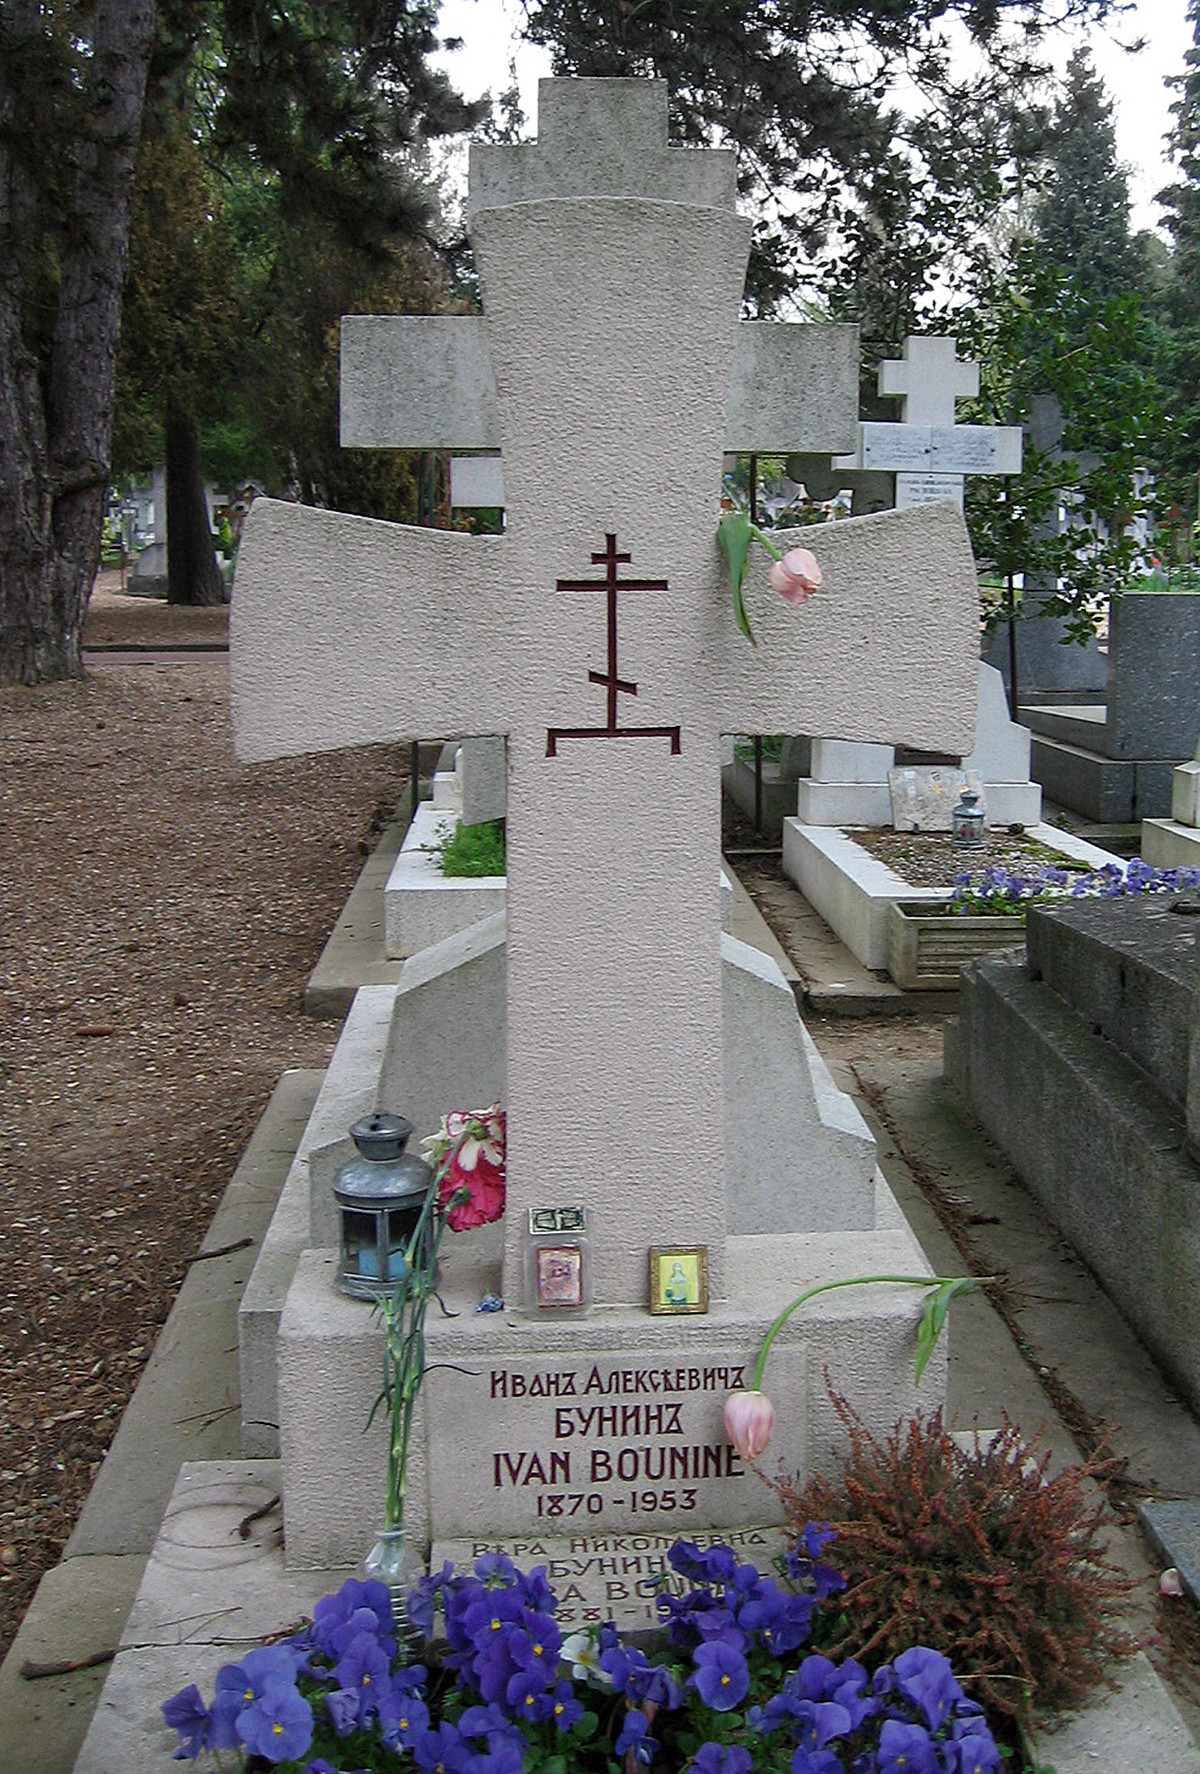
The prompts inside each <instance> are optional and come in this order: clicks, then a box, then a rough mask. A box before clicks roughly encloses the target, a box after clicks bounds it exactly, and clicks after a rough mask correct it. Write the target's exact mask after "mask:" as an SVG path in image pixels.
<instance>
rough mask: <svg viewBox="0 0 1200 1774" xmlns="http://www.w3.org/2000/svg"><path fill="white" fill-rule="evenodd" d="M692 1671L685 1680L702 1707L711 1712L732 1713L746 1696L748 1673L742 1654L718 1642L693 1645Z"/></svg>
mask: <svg viewBox="0 0 1200 1774" xmlns="http://www.w3.org/2000/svg"><path fill="white" fill-rule="evenodd" d="M692 1660H693V1662H694V1663H695V1665H696V1668H695V1671H694V1673H693V1674H692V1675H690V1676H689V1677H688V1683H689V1686H691V1687H694V1688H695V1690H696V1692H697V1694H699V1696H700V1698H701V1700H703V1702H704V1704H705V1706H711V1707H712V1709H713V1711H714V1712H732V1711H733V1709H734V1707H735V1706H740V1705H741V1703H742V1701H743V1700H744V1699H745V1698H746V1695H747V1694H748V1693H749V1692H750V1670H749V1668H748V1666H747V1663H746V1659H745V1658H744V1657H743V1656H742V1653H741V1652H740V1651H738V1650H736V1649H735V1648H734V1646H732V1645H727V1644H726V1643H725V1642H724V1641H723V1640H722V1639H710V1640H708V1641H707V1642H706V1643H705V1644H702V1645H697V1646H696V1649H695V1651H694V1652H693V1655H692Z"/></svg>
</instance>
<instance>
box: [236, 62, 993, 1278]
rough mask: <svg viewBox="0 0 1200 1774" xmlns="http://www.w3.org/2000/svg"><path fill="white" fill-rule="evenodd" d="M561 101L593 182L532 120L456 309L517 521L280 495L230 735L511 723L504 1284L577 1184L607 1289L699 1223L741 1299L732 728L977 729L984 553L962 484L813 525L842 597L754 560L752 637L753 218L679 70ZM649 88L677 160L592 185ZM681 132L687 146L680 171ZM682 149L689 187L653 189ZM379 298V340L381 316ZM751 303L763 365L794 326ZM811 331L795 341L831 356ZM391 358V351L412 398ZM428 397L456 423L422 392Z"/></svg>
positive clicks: (244, 608)
mask: <svg viewBox="0 0 1200 1774" xmlns="http://www.w3.org/2000/svg"><path fill="white" fill-rule="evenodd" d="M589 89H590V90H589ZM598 89H599V90H598ZM647 95H648V96H647ZM593 99H594V100H596V102H595V103H592V102H591V101H592V100H593ZM548 101H549V105H548ZM556 105H557V106H558V109H559V115H560V116H569V117H571V118H573V119H574V124H575V127H576V128H578V129H580V130H581V131H582V133H581V134H580V135H579V136H577V138H576V152H575V153H574V155H571V154H567V155H566V156H565V159H566V162H567V164H569V165H570V167H571V169H572V178H573V180H574V181H575V185H574V186H573V190H578V194H572V195H570V196H568V197H566V198H563V197H561V196H556V195H550V196H547V195H545V194H544V191H543V190H542V187H541V185H540V184H539V182H538V181H539V178H540V177H541V175H540V174H539V172H538V162H537V154H538V150H536V149H529V148H520V149H516V150H509V151H508V152H510V153H513V154H515V155H517V156H518V157H520V159H519V161H517V162H504V161H502V160H501V161H497V162H496V163H495V166H496V167H497V168H498V169H499V170H497V171H495V173H494V177H493V178H492V182H491V184H490V185H489V187H488V195H489V206H488V207H479V208H477V209H476V212H475V214H474V217H473V221H472V241H473V245H474V249H475V255H476V263H477V265H478V268H479V274H480V280H481V285H482V291H483V309H484V313H483V319H482V321H478V322H477V321H474V320H471V319H466V320H462V321H454V320H444V321H440V322H439V323H437V330H438V331H439V332H442V333H443V334H444V335H445V337H446V338H447V339H449V340H451V341H453V339H454V336H455V334H456V333H457V336H458V338H459V339H460V340H467V339H468V335H469V336H470V337H473V338H474V339H475V340H476V341H478V340H479V339H482V341H483V344H484V346H485V347H486V363H487V368H488V375H487V377H486V378H484V380H483V381H482V382H477V383H476V386H475V392H474V396H473V397H472V398H473V399H475V407H474V409H473V410H474V411H475V413H476V414H477V415H480V414H482V415H483V420H482V422H483V423H484V424H485V425H487V426H489V427H491V426H493V425H494V431H492V432H491V433H490V435H492V436H494V438H495V440H496V441H497V442H498V443H499V445H500V448H501V450H502V453H503V463H504V478H505V488H506V496H507V504H508V530H507V533H506V534H505V535H504V536H499V537H474V536H467V535H460V534H455V533H450V532H444V531H435V530H421V529H410V528H404V527H400V526H394V525H389V524H384V523H378V522H373V521H371V520H368V519H362V518H353V517H347V516H345V515H342V514H339V513H337V512H331V511H318V510H311V509H307V508H302V507H298V506H293V505H287V504H281V503H277V502H273V501H268V500H256V501H255V504H254V507H253V511H252V514H251V517H250V520H249V522H248V524H247V527H246V531H245V534H244V537H243V541H242V545H241V552H240V556H239V561H238V568H237V578H236V584H235V589H234V597H233V612H232V662H231V664H232V681H233V696H234V715H235V725H236V733H237V742H238V747H239V750H240V752H241V754H242V755H243V756H244V757H247V758H268V757H273V756H279V755H283V754H294V753H300V752H308V751H316V750H321V749H329V748H333V747H337V746H344V745H357V744H362V743H364V742H367V741H372V740H393V739H396V738H398V737H401V736H412V735H421V734H431V733H444V732H453V733H463V734H475V733H485V734H487V733H499V734H504V735H506V736H507V741H508V770H509V781H508V856H509V887H508V938H507V946H508V956H507V968H508V987H507V990H508V1002H507V1044H508V1045H507V1067H508V1090H507V1108H508V1114H509V1169H508V1176H509V1213H508V1216H507V1228H506V1249H505V1268H504V1286H505V1290H506V1294H507V1296H508V1299H509V1304H510V1306H512V1307H519V1305H520V1303H521V1292H522V1289H521V1280H520V1277H521V1272H522V1269H521V1262H522V1225H523V1222H524V1220H525V1218H526V1210H527V1209H528V1208H529V1207H530V1206H536V1205H558V1204H565V1203H570V1202H575V1201H579V1200H580V1199H582V1200H584V1201H586V1202H587V1203H588V1205H589V1208H590V1210H591V1215H592V1230H593V1245H594V1249H595V1260H596V1298H597V1301H598V1302H600V1303H601V1304H604V1303H611V1302H620V1301H644V1300H645V1298H646V1267H647V1256H646V1253H647V1250H648V1248H649V1246H651V1245H653V1244H662V1243H667V1244H706V1245H707V1246H708V1251H709V1263H710V1279H711V1284H712V1293H713V1296H714V1298H715V1299H717V1300H719V1299H720V1298H721V1297H722V1295H723V1293H724V1290H725V1287H724V1255H725V1189H726V1178H725V1174H724V1155H723V1141H722V1126H721V1120H722V1111H721V1103H722V1047H721V975H720V952H719V948H720V939H719V921H720V913H719V905H718V900H719V888H718V879H719V855H720V809H719V801H718V796H717V793H716V783H717V779H718V760H719V741H720V735H721V734H722V732H733V731H757V732H812V733H839V734H844V735H846V736H847V737H848V738H862V739H869V738H871V737H872V736H873V735H875V734H877V733H879V732H881V731H882V732H894V733H896V734H897V736H898V737H900V738H902V739H904V740H906V741H907V742H908V743H910V744H912V745H917V746H925V747H937V748H942V749H949V750H954V751H958V752H967V751H969V750H970V749H971V745H972V743H973V740H972V723H973V718H974V707H975V688H976V678H977V663H976V656H977V651H978V638H977V637H978V620H977V615H976V592H975V574H974V564H973V561H972V558H971V552H970V547H969V544H968V541H967V537H966V532H965V529H964V527H963V523H962V519H961V516H960V515H959V513H958V512H957V511H956V510H955V509H954V508H953V506H950V505H945V506H939V507H933V508H930V509H929V510H927V511H922V512H910V513H895V514H888V515H886V516H884V517H881V518H867V519H863V520H847V521H845V522H843V523H839V524H834V525H830V526H823V527H820V528H818V529H815V530H806V531H805V532H804V540H805V542H806V543H807V544H808V545H809V546H811V547H812V548H813V549H815V551H816V552H817V554H818V556H819V558H820V560H821V563H822V566H823V568H824V572H825V580H824V584H823V585H822V588H821V593H820V595H819V597H818V598H816V599H815V600H814V601H813V602H812V603H811V604H809V605H808V606H807V607H806V608H804V609H803V610H799V611H797V610H793V609H791V608H789V607H788V606H786V605H784V604H783V603H782V602H781V600H779V599H778V598H777V597H776V596H775V594H774V593H773V592H771V591H770V590H769V589H768V587H767V584H766V569H767V566H768V565H769V563H768V562H767V561H766V560H765V558H764V559H762V560H760V561H757V562H756V563H755V564H754V566H753V568H752V572H751V575H750V581H749V583H748V585H747V593H746V595H747V598H748V601H749V605H750V607H751V610H752V615H753V620H754V624H755V628H756V632H757V635H758V641H759V645H758V647H757V649H752V648H751V647H750V646H749V645H748V644H747V643H746V641H745V640H744V639H743V638H742V637H741V636H740V635H739V633H738V631H737V629H736V627H735V625H734V621H733V613H732V608H731V599H730V594H729V587H728V583H727V580H726V577H725V573H724V569H723V565H722V562H721V559H720V556H719V552H718V548H717V542H716V526H717V519H718V500H719V490H720V485H721V466H722V455H723V452H724V450H725V448H726V445H727V442H728V439H729V435H730V423H731V422H730V413H731V411H733V412H736V411H737V410H738V397H737V395H736V392H731V390H732V388H733V383H734V380H735V373H736V368H737V366H738V364H739V363H740V362H742V361H743V360H742V358H741V357H740V356H739V349H740V348H739V344H738V319H737V317H738V310H739V305H740V302H741V298H742V289H743V284H744V280H745V271H746V262H747V255H748V249H749V236H750V224H749V223H748V222H747V221H744V220H742V219H741V218H740V217H739V216H737V214H736V213H735V212H734V210H733V208H732V182H731V178H730V177H729V176H728V165H727V163H726V162H725V161H724V159H723V157H721V156H718V162H719V164H717V165H715V166H714V164H713V163H712V162H711V161H710V160H709V158H708V157H707V156H706V155H705V154H703V153H699V152H698V151H695V150H676V149H668V148H667V147H666V145H665V141H666V129H665V123H666V105H665V96H663V95H662V94H661V89H659V90H656V89H654V88H646V87H643V86H639V85H637V84H636V83H630V82H625V81H621V82H613V83H608V82H582V83H565V89H564V87H561V86H560V84H559V83H551V85H550V86H549V89H547V87H546V86H545V85H543V88H542V107H543V111H542V114H543V120H545V118H546V116H547V111H548V109H549V111H550V113H553V112H554V110H555V106H556ZM606 107H607V109H608V113H609V120H608V124H607V125H606V126H605V127H606V128H607V129H608V134H605V130H604V129H601V128H598V127H597V117H598V116H601V117H603V113H604V112H605V109H606ZM614 112H615V113H616V117H615V123H616V137H615V139H614V137H613V135H612V125H613V123H614V118H613V113H614ZM652 115H653V118H654V120H655V121H654V127H655V130H656V131H657V132H660V133H659V136H658V139H657V145H656V146H654V148H653V153H652V154H650V164H651V172H652V173H653V177H652V178H651V179H650V180H649V182H650V184H651V185H652V186H653V190H652V191H651V192H649V193H647V192H645V191H644V190H642V188H641V186H640V185H638V184H634V186H633V190H634V193H635V194H634V195H632V196H631V195H603V194H602V195H592V194H589V191H588V189H587V187H588V184H589V183H591V184H593V185H594V186H598V187H599V189H600V190H601V191H602V192H603V191H604V189H605V187H606V185H607V184H609V183H611V181H612V179H613V178H616V179H617V180H618V183H619V189H622V190H623V189H624V188H625V187H624V184H622V183H620V181H621V180H623V179H624V177H625V174H626V172H627V171H628V168H627V167H625V166H624V162H625V161H626V160H629V159H630V157H631V155H632V160H633V161H634V162H635V163H636V161H637V158H638V156H637V155H636V154H633V153H632V150H629V151H628V152H627V151H626V150H627V149H628V144H629V143H630V142H632V143H633V144H634V146H635V147H636V145H637V144H638V143H639V142H641V143H642V144H643V145H644V146H645V144H646V137H647V133H648V128H649V125H648V123H647V118H649V117H651V116H652ZM503 152H504V151H503V150H497V149H491V150H488V153H489V154H490V155H498V154H502V153H503ZM647 152H648V153H649V149H647ZM673 155H679V156H680V157H681V160H682V161H684V162H687V163H690V166H691V170H690V171H687V172H686V176H684V177H682V178H676V180H675V182H674V183H672V162H671V156H673ZM553 157H554V155H553V152H552V153H551V158H552V159H553ZM563 158H564V156H563V155H561V154H560V155H559V162H560V164H561V162H562V160H563ZM588 165H591V167H592V174H593V176H592V178H591V179H590V180H589V179H588V178H586V177H584V175H583V171H582V170H581V169H584V168H585V167H587V166H588ZM614 166H615V167H616V171H615V172H613V170H612V169H613V167H614ZM506 167H507V168H509V169H510V170H509V171H506V170H505V169H506ZM514 167H515V168H516V171H512V170H511V169H512V168H514ZM606 167H607V168H608V171H607V172H606V171H605V168H606ZM502 175H503V176H502ZM580 180H582V184H583V188H582V189H578V186H579V183H580ZM689 180H690V181H692V187H691V190H690V195H688V197H687V201H669V202H664V201H661V198H660V194H661V193H663V192H667V193H668V194H675V195H678V194H679V191H680V184H681V183H682V184H683V185H684V186H685V187H686V186H687V184H688V181H689ZM714 189H715V191H716V193H717V198H718V200H714ZM513 198H516V199H517V200H515V201H513V200H510V199H513ZM369 325H370V326H372V327H374V328H375V329H376V330H377V332H378V336H379V340H380V352H381V354H382V356H383V357H384V358H386V357H387V355H388V353H389V351H392V350H393V347H392V346H391V345H388V344H387V343H386V342H385V341H386V340H387V339H388V338H394V333H393V331H392V328H391V327H390V326H389V324H388V323H386V322H384V321H375V322H371V323H369ZM756 331H757V335H758V342H759V344H761V346H762V349H761V350H760V349H759V348H758V345H757V344H756V347H755V350H754V353H753V355H754V358H755V361H766V357H765V353H766V352H767V351H768V350H769V349H770V347H769V346H768V345H767V343H766V341H767V338H768V336H770V329H764V328H759V329H756ZM789 335H790V336H791V338H792V343H793V345H794V343H795V338H794V335H791V330H790V329H782V328H781V329H779V331H778V333H776V334H774V336H775V337H776V338H779V339H782V340H787V339H788V338H789ZM817 343H819V341H813V340H812V339H811V338H810V339H809V340H808V341H805V342H802V349H803V350H804V351H807V352H808V354H809V357H810V358H811V359H812V361H813V362H814V363H815V364H818V365H819V364H820V363H821V362H822V361H824V359H823V355H822V353H821V352H820V351H819V350H817V349H814V346H815V344H817ZM394 349H395V351H399V352H400V355H401V356H402V357H404V358H406V359H407V358H408V357H409V356H411V352H410V351H409V350H408V348H407V347H403V348H401V347H400V346H396V347H395V348H394ZM475 352H477V344H471V343H469V342H468V343H466V344H461V343H460V344H456V343H453V342H451V343H449V344H448V345H447V346H446V350H445V354H444V355H443V357H442V358H441V359H440V360H439V361H440V364H441V366H442V367H446V368H448V369H449V370H453V369H454V366H458V368H459V369H461V368H462V367H463V366H464V365H465V364H469V363H470V362H471V361H472V353H475ZM785 355H786V353H785ZM834 357H835V359H836V357H837V353H836V351H835V353H834ZM427 361H428V360H427ZM480 361H481V360H480V359H479V358H478V356H476V357H475V358H474V362H475V364H476V367H477V368H478V366H479V362H480ZM827 374H828V369H827ZM435 379H436V378H435ZM815 379H816V381H817V382H818V383H819V381H820V378H819V376H816V378H815ZM832 380H833V381H834V382H838V381H839V378H838V377H837V376H833V378H832ZM387 381H388V374H387V367H386V363H381V362H380V359H379V358H378V357H377V358H376V362H375V380H374V390H375V393H376V395H377V396H378V401H379V404H380V406H381V408H382V409H386V411H387V412H389V413H394V412H396V411H397V410H399V409H400V407H401V406H402V404H403V403H402V401H401V400H400V397H399V394H398V392H397V390H396V388H395V387H394V386H391V387H389V386H387V385H386V384H387ZM790 392H791V391H790V390H789V393H790ZM821 398H824V397H821ZM801 404H803V403H801ZM826 405H827V406H828V402H826ZM855 405H856V402H855V390H854V378H853V375H851V376H850V377H849V380H848V386H847V388H846V394H845V402H844V404H843V405H841V406H839V407H838V408H837V410H836V411H835V412H834V415H833V419H834V424H833V429H834V430H835V431H837V432H838V434H839V435H838V436H835V437H833V438H831V437H830V436H828V435H825V436H823V437H822V438H821V440H820V441H821V442H823V443H824V445H825V447H826V448H830V447H834V448H837V447H844V445H842V443H841V437H843V436H846V435H847V433H849V435H851V436H852V434H853V423H854V412H855ZM750 410H751V412H752V411H753V409H752V408H751V409H750ZM817 410H818V416H819V417H820V419H821V423H822V426H823V427H824V428H826V429H828V426H829V423H830V416H829V413H828V411H826V412H825V413H823V414H821V413H820V402H818V409H817ZM489 413H490V414H491V417H488V414H489ZM439 415H440V416H439ZM426 417H431V418H433V419H436V420H437V421H438V423H440V424H442V425H443V427H444V432H443V436H444V441H446V442H448V443H449V442H455V441H461V439H457V438H451V437H450V436H449V435H448V434H449V432H450V431H452V430H453V429H454V425H453V423H452V421H453V419H454V414H453V413H452V412H448V411H447V410H446V409H445V408H441V409H439V408H438V406H437V403H436V402H435V401H432V399H430V400H429V402H428V412H427V414H426ZM810 418H811V414H810ZM472 423H474V421H472ZM804 423H807V421H805V422H804ZM800 428H801V429H802V428H803V426H801V427H800ZM476 435H478V431H476ZM810 435H811V426H810ZM388 441H395V440H394V438H389V439H388ZM414 441H419V442H422V443H425V444H430V443H433V442H436V441H439V440H437V439H434V438H431V437H429V436H428V435H426V436H424V437H422V438H419V439H415V440H414ZM472 441H473V440H472ZM780 447H782V446H780ZM596 581H599V582H600V583H601V585H602V587H603V595H601V593H600V592H599V591H597V590H594V589H591V586H592V584H593V583H594V582H596ZM623 581H638V582H641V584H640V586H634V585H628V584H626V585H624V586H623V585H622V582H623ZM647 582H649V584H647ZM580 585H584V586H585V587H587V589H585V590H578V589H576V588H577V587H578V586H580ZM631 710H632V711H633V712H632V713H630V712H629V711H631ZM397 1106H398V1107H400V1108H403V1104H400V1105H397ZM465 1106H469V1105H459V1104H451V1103H447V1105H446V1107H447V1108H452V1107H465ZM731 1186H736V1179H731Z"/></svg>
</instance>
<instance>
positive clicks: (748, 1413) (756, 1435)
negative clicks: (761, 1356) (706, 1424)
mask: <svg viewBox="0 0 1200 1774" xmlns="http://www.w3.org/2000/svg"><path fill="white" fill-rule="evenodd" d="M774 1428H775V1406H774V1405H773V1404H772V1403H771V1400H770V1399H769V1398H768V1397H767V1395H766V1393H765V1392H731V1393H730V1394H729V1397H728V1398H727V1399H726V1400H725V1433H726V1434H727V1435H728V1437H729V1439H730V1441H731V1442H732V1443H733V1445H734V1447H735V1448H736V1449H737V1451H738V1453H739V1454H740V1455H741V1457H742V1459H743V1460H751V1461H754V1460H757V1459H758V1456H759V1455H760V1454H761V1453H762V1451H763V1449H764V1448H765V1447H766V1445H767V1443H768V1442H769V1441H770V1439H771V1434H772V1432H773V1430H774Z"/></svg>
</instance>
